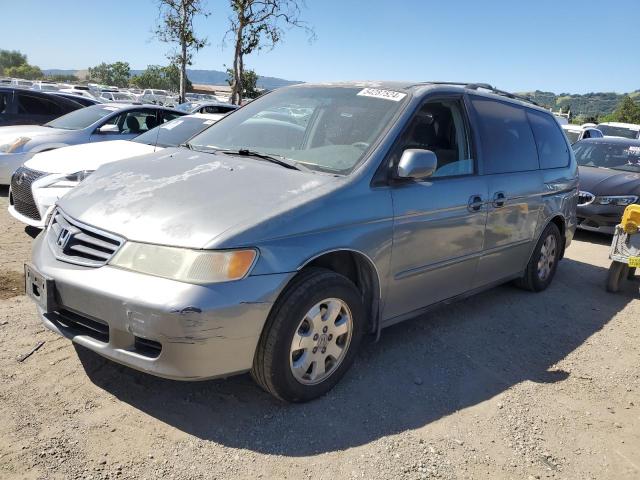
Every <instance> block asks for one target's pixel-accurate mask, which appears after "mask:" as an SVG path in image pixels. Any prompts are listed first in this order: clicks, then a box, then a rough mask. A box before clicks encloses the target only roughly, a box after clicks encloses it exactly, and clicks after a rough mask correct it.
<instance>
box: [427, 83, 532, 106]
mask: <svg viewBox="0 0 640 480" xmlns="http://www.w3.org/2000/svg"><path fill="white" fill-rule="evenodd" d="M417 85H458V86H461V87H464V88H467V89H469V90H488V91H489V92H491V93H495V94H496V95H501V96H503V97H507V98H512V99H514V100H520V101H523V102H527V103H531V104H533V105H535V106H537V107H539V106H540V105H539V104H538V103H536V102H534V101H533V100H531V99H530V98H529V97H525V96H523V95H516V94H515V93H510V92H507V91H505V90H500V89H498V88H495V87H494V86H492V85H490V84H488V83H477V82H474V83H472V82H420V83H418V84H417Z"/></svg>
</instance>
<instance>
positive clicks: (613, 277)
mask: <svg viewBox="0 0 640 480" xmlns="http://www.w3.org/2000/svg"><path fill="white" fill-rule="evenodd" d="M628 275H629V266H628V265H627V264H626V263H622V262H616V261H613V262H611V266H610V267H609V274H608V275H607V292H611V293H616V292H618V291H619V290H620V285H621V283H622V281H623V279H625V278H627V276H628Z"/></svg>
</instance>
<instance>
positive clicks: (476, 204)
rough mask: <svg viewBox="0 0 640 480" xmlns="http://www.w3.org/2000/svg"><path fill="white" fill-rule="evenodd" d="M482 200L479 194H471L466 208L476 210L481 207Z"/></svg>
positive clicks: (471, 210)
mask: <svg viewBox="0 0 640 480" xmlns="http://www.w3.org/2000/svg"><path fill="white" fill-rule="evenodd" d="M482 205H484V202H483V201H482V197H481V196H480V195H471V198H469V203H468V204H467V208H468V209H469V211H470V212H477V211H479V210H480V209H481V208H482Z"/></svg>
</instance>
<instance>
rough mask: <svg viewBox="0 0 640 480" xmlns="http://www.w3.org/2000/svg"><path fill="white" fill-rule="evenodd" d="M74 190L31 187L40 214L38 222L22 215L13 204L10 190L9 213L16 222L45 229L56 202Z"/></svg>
mask: <svg viewBox="0 0 640 480" xmlns="http://www.w3.org/2000/svg"><path fill="white" fill-rule="evenodd" d="M71 190H73V188H35V187H34V186H32V187H31V192H32V195H33V200H34V203H35V207H36V209H37V210H38V213H39V214H40V219H39V220H36V219H34V218H31V217H27V216H26V215H23V214H21V213H20V212H18V211H17V210H16V208H15V207H14V206H13V205H12V204H11V189H9V209H8V210H9V213H10V214H11V216H12V217H13V218H15V219H16V220H19V221H21V222H22V223H26V224H27V225H31V226H32V227H36V228H44V227H45V225H46V224H47V218H48V217H49V214H50V213H51V211H52V210H53V209H54V208H55V206H56V202H57V201H58V200H59V199H60V197H62V196H63V195H64V194H66V193H67V192H69V191H71Z"/></svg>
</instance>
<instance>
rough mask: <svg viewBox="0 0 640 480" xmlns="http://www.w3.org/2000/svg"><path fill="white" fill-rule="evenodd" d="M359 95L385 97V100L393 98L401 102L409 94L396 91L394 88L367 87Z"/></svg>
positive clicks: (392, 99)
mask: <svg viewBox="0 0 640 480" xmlns="http://www.w3.org/2000/svg"><path fill="white" fill-rule="evenodd" d="M358 95H359V96H361V97H373V98H384V99H385V100H391V101H394V102H399V101H400V100H402V99H403V98H404V97H406V96H407V94H406V93H402V92H394V91H393V90H382V89H380V88H365V89H363V90H360V91H359V92H358Z"/></svg>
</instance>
